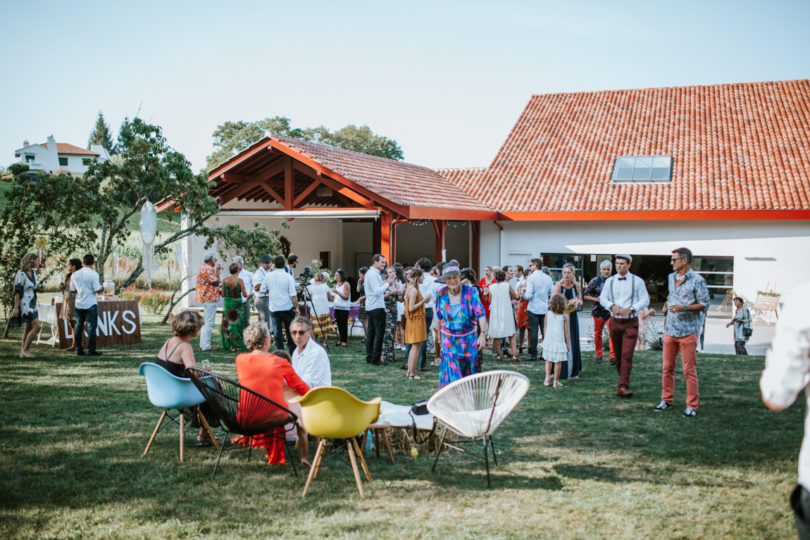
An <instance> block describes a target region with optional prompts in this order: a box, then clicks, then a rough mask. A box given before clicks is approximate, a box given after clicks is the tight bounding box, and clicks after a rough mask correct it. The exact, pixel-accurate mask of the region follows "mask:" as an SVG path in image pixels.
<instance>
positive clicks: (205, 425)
mask: <svg viewBox="0 0 810 540" xmlns="http://www.w3.org/2000/svg"><path fill="white" fill-rule="evenodd" d="M197 420H199V422H200V425H201V426H202V427H203V429H205V433H207V434H208V438H209V439H211V442H212V443H213V444H214V448H216V449H217V452H219V441H217V438H216V437H214V432H213V431H211V426H209V425H208V421H207V420H206V419H205V415H204V414H203V413H202V411H201V410H200V406H199V405H197Z"/></svg>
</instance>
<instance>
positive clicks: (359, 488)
mask: <svg viewBox="0 0 810 540" xmlns="http://www.w3.org/2000/svg"><path fill="white" fill-rule="evenodd" d="M346 450H347V451H348V452H349V461H351V463H352V472H353V473H354V481H355V482H356V483H357V491H359V492H360V498H361V499H362V498H363V496H364V495H363V481H362V480H360V471H358V470H357V461H356V460H355V459H354V449H353V448H352V445H351V443H349V444H347V445H346Z"/></svg>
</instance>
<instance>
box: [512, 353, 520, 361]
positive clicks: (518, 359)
mask: <svg viewBox="0 0 810 540" xmlns="http://www.w3.org/2000/svg"><path fill="white" fill-rule="evenodd" d="M512 362H520V358H518V356H517V355H516V354H515V355H512Z"/></svg>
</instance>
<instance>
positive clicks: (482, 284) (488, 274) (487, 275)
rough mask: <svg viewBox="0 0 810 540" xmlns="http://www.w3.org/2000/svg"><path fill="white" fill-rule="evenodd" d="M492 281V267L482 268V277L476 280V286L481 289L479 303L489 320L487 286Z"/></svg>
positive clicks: (493, 275) (493, 277)
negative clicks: (482, 305)
mask: <svg viewBox="0 0 810 540" xmlns="http://www.w3.org/2000/svg"><path fill="white" fill-rule="evenodd" d="M493 283H495V274H494V273H493V272H492V267H491V266H487V267H485V268H484V277H482V278H481V281H479V282H478V288H479V289H480V291H481V303H482V304H484V312H485V313H486V314H487V320H489V286H490V285H492V284H493Z"/></svg>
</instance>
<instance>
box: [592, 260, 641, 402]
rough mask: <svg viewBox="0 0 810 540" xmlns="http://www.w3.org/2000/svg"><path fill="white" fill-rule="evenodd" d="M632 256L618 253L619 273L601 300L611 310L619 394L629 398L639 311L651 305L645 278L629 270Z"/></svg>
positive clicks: (605, 287)
mask: <svg viewBox="0 0 810 540" xmlns="http://www.w3.org/2000/svg"><path fill="white" fill-rule="evenodd" d="M632 263H633V257H631V256H630V255H624V254H623V255H616V272H617V273H616V274H615V275H613V276H611V277H609V278H608V279H607V281H605V285H604V286H603V287H602V293H601V294H600V295H599V303H600V304H602V306H603V307H604V308H605V309H607V310H610V312H611V314H612V316H613V317H612V319H611V322H610V340H611V341H612V342H613V352H614V354H615V357H616V370H617V371H618V372H619V385H618V387H617V388H616V395H617V396H619V397H625V398H629V397H632V396H633V392H632V391H631V390H630V372H631V371H632V370H633V352H634V351H635V350H636V341H638V313H639V311H641V310H642V309H644V308H645V307H647V306H648V305H649V304H650V296H649V295H648V294H647V287H646V286H645V285H644V280H643V279H641V278H640V277H638V276H636V275H634V274H631V273H630V265H631V264H632Z"/></svg>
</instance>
